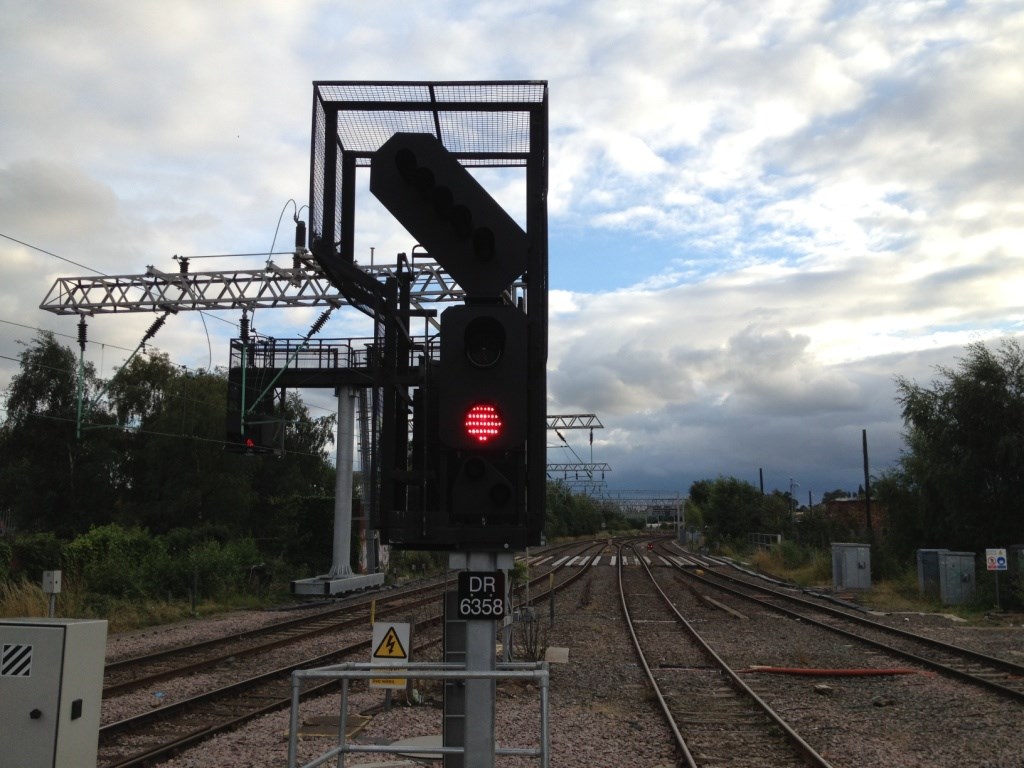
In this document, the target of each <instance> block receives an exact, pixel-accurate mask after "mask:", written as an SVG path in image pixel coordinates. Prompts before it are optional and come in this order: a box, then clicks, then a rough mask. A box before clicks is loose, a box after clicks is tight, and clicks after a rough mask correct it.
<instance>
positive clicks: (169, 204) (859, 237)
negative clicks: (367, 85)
mask: <svg viewBox="0 0 1024 768" xmlns="http://www.w3.org/2000/svg"><path fill="white" fill-rule="evenodd" d="M0 4H2V6H3V11H4V18H5V24H4V25H3V27H2V28H0V65H3V68H4V72H5V77H4V78H3V80H2V82H0V98H2V100H3V103H4V104H8V105H17V108H16V109H10V110H7V111H5V115H4V120H3V121H2V122H0V232H2V233H5V234H7V235H10V236H14V237H18V238H19V239H22V240H24V241H26V242H29V243H32V244H33V245H38V246H40V247H43V248H46V249H48V250H52V251H54V252H55V253H59V254H60V255H63V256H65V257H67V258H71V259H74V260H76V261H78V262H79V263H81V264H84V265H87V266H88V267H91V268H94V269H99V270H102V271H104V272H108V273H121V274H137V273H139V272H141V271H142V270H143V269H144V268H145V265H146V264H151V263H152V264H156V265H157V266H160V267H161V268H163V269H167V270H173V269H174V267H175V264H174V262H173V261H171V256H172V255H174V254H208V253H224V252H260V251H264V250H269V247H270V242H271V240H272V238H273V233H274V229H275V227H276V226H277V223H278V216H279V214H280V212H281V209H282V206H286V201H287V200H289V198H291V199H294V200H295V201H296V202H297V204H298V205H302V204H304V203H305V202H306V201H305V197H306V195H307V189H308V184H309V180H308V159H309V158H308V154H309V127H310V117H309V112H310V102H311V98H310V97H311V83H312V81H313V80H329V79H375V80H388V79H490V78H494V79H521V78H539V79H547V80H549V83H550V97H551V103H550V106H551V113H550V139H551V143H550V189H549V215H550V218H551V222H552V225H553V226H552V231H553V232H555V231H557V232H558V233H559V235H558V236H557V237H555V238H553V239H552V243H551V261H552V265H553V272H554V271H556V269H557V273H558V274H559V275H570V276H571V278H566V279H563V280H562V281H561V282H558V283H553V284H552V288H553V289H555V290H553V291H552V293H551V297H550V302H551V304H550V306H551V345H550V346H551V355H550V365H551V377H550V383H549V396H550V399H551V403H552V407H558V408H559V409H560V410H562V411H563V412H565V411H566V410H569V411H571V410H573V409H579V410H580V411H581V412H597V413H598V414H599V415H600V416H601V417H602V419H603V420H604V421H605V423H606V425H608V428H607V429H606V430H605V431H604V432H605V434H603V435H602V436H601V440H600V441H599V442H598V445H597V447H598V448H600V450H601V451H606V452H607V453H606V455H603V456H596V457H595V458H597V459H598V460H608V461H609V462H611V463H612V464H613V466H614V468H615V472H614V474H613V478H612V479H613V480H614V481H615V482H618V483H620V484H634V483H633V482H631V481H630V480H629V479H627V478H636V484H639V483H640V481H641V480H643V479H648V480H650V481H651V482H658V483H663V484H664V485H666V486H671V485H679V486H683V490H685V486H686V484H687V482H688V480H689V479H692V478H693V477H694V476H706V475H708V474H710V475H714V474H718V473H719V472H725V473H737V474H740V473H742V472H747V475H746V476H747V477H748V479H749V477H750V473H751V472H756V467H757V466H758V462H766V461H768V459H769V458H771V459H773V460H778V457H779V456H786V457H787V459H786V460H787V461H788V462H790V463H791V466H789V467H787V468H785V469H779V470H778V472H780V473H782V474H783V475H785V477H788V476H790V473H793V474H798V475H802V476H803V478H802V479H801V482H802V483H803V486H804V487H805V486H806V484H807V483H808V482H810V481H809V480H807V479H806V478H807V477H808V476H811V475H813V476H815V477H821V478H823V479H822V482H825V480H824V478H829V480H828V484H829V485H830V486H832V487H834V486H835V485H837V484H838V485H845V487H850V486H851V485H854V486H855V485H856V483H857V482H859V480H858V477H857V475H858V464H859V435H860V429H861V428H863V427H868V428H870V430H871V432H872V435H874V439H875V440H877V441H878V443H879V445H878V451H877V453H878V456H879V457H880V458H882V459H885V458H886V457H888V459H892V458H893V457H895V456H896V455H897V451H898V444H899V431H900V423H899V418H898V414H897V412H896V408H895V405H894V403H893V400H892V394H893V391H892V382H891V377H892V375H893V374H895V373H904V374H907V375H911V376H920V377H921V378H922V379H925V380H927V379H928V378H929V376H930V373H929V366H930V365H934V364H935V363H937V362H945V363H949V362H950V358H951V355H953V354H955V351H956V349H957V348H958V347H960V346H962V345H963V344H964V343H967V342H969V341H972V340H975V339H994V338H997V337H998V335H999V334H1001V333H1007V332H1008V333H1018V334H1019V333H1021V332H1022V330H1024V308H1022V304H1021V300H1020V298H1019V296H1020V295H1021V286H1022V285H1024V267H1021V266H1020V264H1021V260H1020V258H1019V254H1020V252H1021V250H1022V247H1024V204H1022V203H1021V202H1020V200H1019V198H1020V195H1019V187H1020V179H1021V178H1024V155H1022V153H1021V152H1020V151H1019V150H1020V139H1021V136H1022V135H1024V107H1022V106H1021V100H1020V99H1019V98H1018V95H1019V93H1020V92H1021V89H1022V86H1024V60H1022V58H1021V57H1020V55H1019V49H1020V45H1019V41H1020V39H1021V36H1022V33H1024V10H1021V9H1020V8H1019V7H1017V5H1016V4H1013V3H999V2H991V3H986V2H966V3H962V4H941V3H930V2H901V3H882V2H865V3H857V4H838V5H837V4H834V3H827V2H824V0H814V2H810V3H808V2H804V1H798V0H769V1H768V2H756V3H755V2H753V1H752V0H743V1H742V2H735V3H716V4H706V3H700V2H690V1H688V0H687V1H685V2H681V1H680V0H652V1H651V2H648V3H643V4H637V3H634V2H627V0H599V1H598V2H580V1H575V2H574V1H571V0H564V1H561V0H550V1H548V2H542V3H537V2H526V0H516V1H515V2H507V1H506V2H497V0H484V1H483V2H474V3H469V2H463V1H462V0H446V1H445V2H440V3H434V4H429V5H415V4H414V5H410V4H408V3H399V2H396V1H395V0H384V3H383V5H382V4H380V3H378V4H375V5H372V6H368V5H366V4H365V3H357V2H340V3H338V2H331V3H327V2H320V3H300V4H294V3H293V4H283V3H279V2H276V0H258V1H256V2H241V1H240V0H234V1H232V2H223V3H200V2H181V3H175V4H173V6H172V5H167V4H163V5H161V4H159V3H154V2H134V3H128V4H124V3H112V2H94V3H85V4H83V3H74V2H69V0H57V1H55V2H51V3H46V4H40V3H36V4H31V3H29V4H26V3H14V2H0ZM361 183H362V182H361ZM517 183H518V182H517V180H516V179H513V178H509V177H504V176H501V175H500V174H499V175H495V176H493V177H491V178H489V179H488V188H489V189H491V190H492V191H493V192H494V194H495V195H496V197H498V198H499V199H500V200H501V202H502V203H503V204H504V205H506V206H507V207H508V208H509V209H510V210H511V211H512V212H513V215H515V216H516V217H517V218H520V219H521V218H522V206H523V201H522V200H521V199H520V197H521V196H517V194H518V193H517V191H516V190H517V186H516V185H517ZM364 192H365V191H362V192H361V193H360V199H361V200H362V199H363V198H365V197H366V196H365V194H364ZM290 215H291V209H290V208H287V207H286V216H285V221H284V224H283V227H282V231H281V232H280V233H279V235H278V243H280V244H287V243H289V242H290V240H291V232H290V226H289V222H288V218H289V217H290ZM357 221H358V227H359V228H358V231H357V258H359V260H360V261H361V262H363V263H365V262H366V261H368V260H369V258H370V256H369V252H370V249H371V248H372V249H373V250H374V254H375V256H374V258H375V260H376V261H377V262H378V263H380V262H385V261H386V262H390V261H392V260H393V258H394V254H395V253H396V252H398V251H408V250H409V248H410V247H411V242H410V238H409V237H408V236H407V235H406V234H405V233H404V232H403V231H402V230H401V228H400V227H397V226H396V225H395V223H394V222H393V221H391V220H390V217H389V216H388V215H387V214H386V213H384V212H383V211H382V210H381V209H380V207H379V206H376V205H375V203H374V202H373V201H372V200H369V201H367V202H366V204H365V205H364V206H363V207H361V208H360V209H359V212H358V216H357ZM0 260H2V261H0V263H2V264H3V266H2V267H0V269H2V270H3V272H2V275H3V277H4V280H3V281H2V283H3V284H2V286H0V292H2V295H3V298H4V306H6V307H7V308H8V309H7V310H6V312H5V313H0V321H7V324H6V325H5V324H3V323H0V344H6V345H7V348H6V352H3V354H7V355H8V356H13V355H11V353H12V352H13V353H15V354H16V350H14V349H13V348H12V347H11V345H12V344H13V338H27V337H30V336H31V331H26V330H25V329H17V330H12V328H14V326H12V325H11V324H10V321H11V320H13V319H18V320H21V319H26V320H28V324H29V325H33V326H34V325H38V326H42V327H53V328H58V329H62V330H64V331H70V332H71V333H72V334H73V332H74V331H73V323H74V321H73V319H70V318H58V317H55V316H53V315H50V314H48V313H43V312H39V311H37V310H36V308H35V307H36V305H37V304H38V302H39V301H41V300H42V298H43V295H44V294H45V292H46V290H47V289H48V288H49V286H50V284H52V281H53V279H54V278H55V277H56V276H58V275H69V274H80V273H82V272H83V270H80V269H78V268H76V267H73V266H70V265H68V264H67V263H66V262H61V261H59V260H56V259H54V258H53V257H50V256H46V255H45V254H42V253H40V252H38V251H35V250H32V249H30V248H26V247H24V246H20V245H17V244H16V243H12V242H11V241H9V240H4V239H0ZM254 263H259V259H258V258H257V259H256V260H255V261H254ZM220 266H221V263H219V262H217V263H212V262H205V263H204V262H199V261H197V262H195V263H194V264H193V267H194V268H197V269H198V268H209V269H213V268H218V267H220ZM613 276H614V277H613ZM574 281H576V282H574ZM584 281H585V282H586V287H582V283H583V282H584ZM577 282H578V283H579V284H577ZM229 314H230V313H221V315H223V319H225V320H229V321H231V322H235V321H237V318H236V317H228V315H229ZM315 314H316V313H315V312H305V313H301V312H297V313H296V312H293V313H279V314H274V313H271V312H262V311H261V313H260V315H259V317H258V318H257V321H258V323H260V324H266V325H267V327H268V328H269V327H271V326H273V329H274V332H276V333H279V334H281V335H284V334H288V333H294V334H295V335H299V334H301V333H304V332H305V330H306V329H307V328H308V324H309V323H310V322H311V321H312V317H313V316H314V315H315ZM335 316H336V317H335V319H332V321H331V325H330V326H329V327H330V328H331V329H334V330H336V332H337V333H348V332H353V333H354V332H360V333H361V332H362V329H363V328H364V327H365V321H364V320H363V318H362V316H361V315H355V314H353V316H352V317H351V318H349V317H347V314H346V313H345V312H339V313H335ZM151 320H152V318H150V317H148V316H138V317H136V316H119V317H117V318H112V317H98V318H94V319H92V320H91V321H90V337H91V338H95V339H97V340H101V339H102V340H103V341H105V342H106V343H107V344H108V347H107V353H99V354H103V355H104V357H105V362H106V365H107V367H108V368H109V367H110V365H111V363H110V360H111V358H114V357H116V355H115V354H114V353H113V352H111V349H112V348H113V347H114V346H123V347H126V348H133V347H134V345H135V343H137V341H138V339H139V338H141V334H142V333H143V332H144V330H145V328H146V327H147V326H148V325H149V323H150V322H151ZM208 325H209V326H210V327H209V332H210V334H211V339H210V346H209V350H208V347H207V341H206V329H204V328H203V325H202V322H201V321H200V319H199V318H198V317H197V316H178V317H175V318H173V320H172V321H170V322H169V323H168V325H167V326H166V327H165V328H164V329H163V330H162V331H161V334H160V337H159V338H158V340H157V341H159V343H160V344H161V345H162V347H163V348H166V349H167V350H168V351H169V352H170V353H171V355H172V358H175V359H181V361H182V362H186V363H188V364H190V365H206V364H207V362H208V361H209V360H212V361H213V363H214V364H218V362H222V361H223V360H224V358H225V357H226V348H227V345H226V343H225V340H226V336H227V334H229V333H230V332H231V327H230V325H229V324H228V323H222V322H220V321H216V320H213V321H209V322H208ZM218 326H223V327H218ZM118 354H120V353H118ZM10 370H11V365H9V364H8V365H6V366H4V365H2V364H0V375H5V374H6V375H9V373H10ZM766 457H768V458H766ZM694 473H696V475H694ZM827 489H830V488H826V490H827Z"/></svg>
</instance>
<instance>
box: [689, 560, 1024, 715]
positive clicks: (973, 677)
mask: <svg viewBox="0 0 1024 768" xmlns="http://www.w3.org/2000/svg"><path fill="white" fill-rule="evenodd" d="M669 562H671V563H672V566H673V568H675V569H676V570H678V571H679V572H680V573H683V574H685V575H686V576H687V577H688V578H690V579H694V580H696V581H699V582H700V583H703V584H705V585H707V586H709V587H712V588H714V589H718V590H721V591H723V592H726V593H728V594H732V595H734V596H736V597H740V598H742V599H744V600H748V601H751V602H754V603H757V604H758V605H760V606H762V607H764V608H768V609H770V610H773V611H775V612H776V613H782V614H783V615H786V616H789V617H791V618H796V619H799V620H800V621H802V622H805V623H809V624H814V625H815V626H817V627H819V628H821V629H827V630H829V631H830V632H834V633H837V634H839V635H841V636H843V637H846V638H848V639H852V640H855V641H857V642H860V643H864V644H866V645H870V646H872V647H874V648H877V649H879V650H881V651H884V652H886V653H890V654H893V655H896V656H899V657H901V658H903V659H906V660H907V661H912V662H914V663H916V664H921V665H922V666H924V667H927V668H929V669H933V670H935V671H937V672H940V673H943V674H946V675H949V676H951V677H955V678H958V679H960V680H964V681H966V682H969V683H973V684H975V685H978V686H980V687H982V688H985V689H988V690H990V691H994V692H996V693H998V694H1001V695H1003V696H1006V697H1008V698H1011V699H1013V700H1015V701H1017V702H1024V687H1022V688H1013V687H1010V686H1007V685H1004V684H1003V683H1001V682H999V681H997V680H993V679H991V678H989V677H984V676H982V675H980V674H974V673H972V672H969V671H967V670H964V669H958V668H957V667H954V666H950V665H949V664H945V663H943V662H941V661H938V660H936V659H933V658H929V657H927V656H922V655H920V654H916V653H913V652H911V651H907V650H904V649H902V648H898V647H896V646H892V645H889V644H887V643H883V642H881V641H879V640H874V639H872V638H870V637H865V636H864V635H861V634H857V633H856V632H852V631H850V630H848V629H843V628H842V627H838V626H835V625H834V624H831V623H828V622H824V621H820V620H818V619H815V618H814V617H813V616H809V615H807V614H806V613H800V612H798V611H796V610H792V609H789V608H786V607H785V606H781V605H778V604H775V603H772V602H769V601H767V600H762V599H760V598H758V597H755V596H753V595H750V594H746V593H744V592H743V591H742V590H741V589H739V588H734V587H730V586H728V585H727V584H721V583H717V582H716V581H714V580H713V579H711V578H708V577H707V576H706V575H705V576H701V575H699V574H696V573H694V572H693V571H692V569H689V568H685V567H683V566H680V565H679V564H678V563H676V562H674V561H671V560H670V561H669ZM714 576H715V577H716V578H719V579H725V580H726V581H729V582H731V583H734V584H738V585H742V586H743V587H745V588H747V589H752V590H754V591H758V592H766V593H769V594H770V595H771V596H772V597H774V598H777V599H781V600H786V601H788V602H793V603H796V604H799V605H801V606H802V607H804V608H809V609H810V610H812V611H814V612H816V613H824V614H826V615H827V616H829V617H832V618H840V619H843V620H845V621H848V622H850V623H853V624H856V625H858V626H862V627H867V628H870V629H872V630H875V631H879V632H882V633H884V634H888V635H891V636H893V637H898V638H900V639H902V640H906V641H909V642H915V643H919V644H921V645H924V646H927V647H928V648H931V649H933V650H937V651H942V652H943V653H947V654H949V655H950V656H953V657H959V658H960V659H962V660H966V661H969V662H974V663H977V664H986V665H988V666H989V667H990V668H994V669H996V670H998V671H999V672H1000V674H1001V675H1002V676H1003V679H1017V678H1020V679H1024V665H1020V664H1016V663H1014V662H1012V661H1009V660H1007V659H1000V658H998V657H995V656H989V655H987V654H984V653H981V652H979V651H974V650H971V649H970V648H964V647H962V646H959V645H953V644H951V643H946V642H943V641H942V640H936V639H934V638H931V637H926V636H924V635H918V634H915V633H913V632H908V631H907V630H904V629H900V628H898V627H890V626H887V625H885V624H881V623H880V622H877V621H872V620H871V619H868V618H866V617H863V616H856V615H854V614H851V613H847V612H845V611H841V610H839V609H836V608H832V607H831V606H826V605H819V604H817V603H813V602H811V601H810V600H806V599H804V598H800V597H797V596H795V595H787V594H785V593H783V592H779V591H778V590H774V589H771V588H770V587H765V586H764V585H761V584H752V583H750V582H747V581H743V580H742V579H735V578H733V577H731V576H729V575H727V574H722V573H715V574H714Z"/></svg>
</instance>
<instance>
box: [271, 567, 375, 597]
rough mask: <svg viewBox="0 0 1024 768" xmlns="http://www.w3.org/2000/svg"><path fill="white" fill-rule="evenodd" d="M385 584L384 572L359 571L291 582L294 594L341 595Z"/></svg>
mask: <svg viewBox="0 0 1024 768" xmlns="http://www.w3.org/2000/svg"><path fill="white" fill-rule="evenodd" d="M383 584H384V574H383V573H359V574H353V575H351V576H344V577H341V578H334V577H331V576H316V577H314V578H312V579H298V580H297V581H293V582H292V584H291V589H292V594H293V595H317V596H324V595H341V594H344V593H345V592H354V591H356V590H357V589H368V588H371V587H380V586H383Z"/></svg>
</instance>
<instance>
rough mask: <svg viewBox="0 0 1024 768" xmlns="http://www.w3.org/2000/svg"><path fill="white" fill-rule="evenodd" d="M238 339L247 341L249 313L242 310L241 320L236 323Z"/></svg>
mask: <svg viewBox="0 0 1024 768" xmlns="http://www.w3.org/2000/svg"><path fill="white" fill-rule="evenodd" d="M238 338H240V339H241V340H242V341H244V342H248V341H249V313H248V312H247V311H245V310H242V319H241V320H239V321H238Z"/></svg>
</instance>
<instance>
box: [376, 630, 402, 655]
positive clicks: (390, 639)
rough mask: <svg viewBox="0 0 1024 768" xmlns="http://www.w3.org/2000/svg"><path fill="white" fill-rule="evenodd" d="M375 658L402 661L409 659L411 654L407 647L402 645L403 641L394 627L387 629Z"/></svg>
mask: <svg viewBox="0 0 1024 768" xmlns="http://www.w3.org/2000/svg"><path fill="white" fill-rule="evenodd" d="M373 658H375V659H399V660H402V661H405V660H406V659H407V658H409V654H408V653H407V652H406V650H405V646H403V645H402V640H401V638H399V637H398V632H396V631H395V628H394V627H393V626H391V627H388V628H387V632H386V633H385V634H384V638H383V639H382V640H381V641H380V643H379V644H378V645H377V648H376V650H374V652H373Z"/></svg>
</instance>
